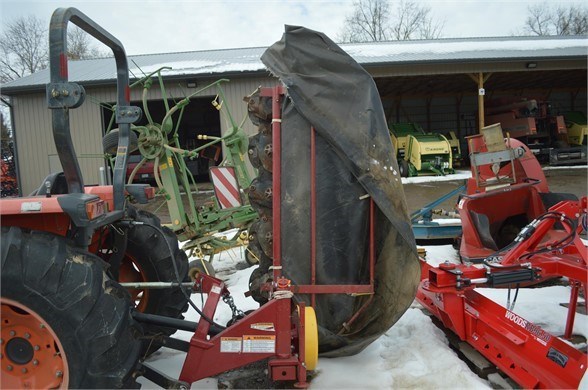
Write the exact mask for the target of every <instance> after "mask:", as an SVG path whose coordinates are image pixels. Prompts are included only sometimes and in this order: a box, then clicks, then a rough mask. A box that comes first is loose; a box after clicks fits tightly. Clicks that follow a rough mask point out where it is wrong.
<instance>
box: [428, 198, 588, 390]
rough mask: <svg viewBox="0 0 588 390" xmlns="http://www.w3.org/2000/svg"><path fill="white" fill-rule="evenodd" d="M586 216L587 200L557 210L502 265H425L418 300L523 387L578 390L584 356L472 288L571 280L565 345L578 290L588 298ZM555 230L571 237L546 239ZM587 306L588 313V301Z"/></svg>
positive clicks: (521, 238)
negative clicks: (583, 235) (583, 233)
mask: <svg viewBox="0 0 588 390" xmlns="http://www.w3.org/2000/svg"><path fill="white" fill-rule="evenodd" d="M586 212H587V200H586V197H583V198H582V199H581V200H579V201H563V202H560V203H558V204H557V205H555V206H554V207H552V208H551V209H550V210H549V212H548V213H546V214H545V215H546V217H545V218H538V219H536V220H534V221H533V222H532V223H531V224H529V225H528V226H527V227H526V228H524V229H523V230H522V231H521V232H520V233H519V235H518V237H517V238H516V239H515V245H514V246H513V247H512V248H511V249H510V250H509V251H508V252H506V253H505V254H504V256H503V257H502V259H501V260H499V261H495V262H492V261H486V262H485V263H484V266H481V265H478V266H475V265H472V264H461V265H457V264H449V263H443V264H441V265H440V266H439V267H432V266H430V265H429V264H427V263H426V262H425V261H424V260H423V261H421V267H422V281H421V284H420V286H419V289H418V292H417V300H418V301H419V302H420V303H421V304H422V305H423V306H424V307H425V308H426V309H427V310H428V311H430V312H431V313H432V314H433V315H435V317H437V318H438V319H439V320H440V321H441V322H442V324H443V326H445V327H446V328H447V329H449V330H451V331H452V332H454V333H455V334H456V335H457V336H459V338H460V339H461V340H463V341H466V342H467V343H468V344H470V345H471V346H472V347H474V348H475V349H476V350H477V351H478V352H480V353H481V354H482V355H484V357H486V359H488V360H489V361H491V362H492V363H493V364H495V365H496V366H497V367H498V368H499V369H500V370H502V371H503V372H504V373H506V374H507V375H508V376H509V377H510V378H512V379H513V380H514V381H516V382H517V383H518V384H519V385H521V386H522V387H524V388H577V387H578V385H579V383H580V380H581V379H582V377H583V375H584V373H585V372H586V367H587V366H588V359H587V355H586V353H583V352H581V351H579V350H577V349H575V348H574V347H572V346H571V345H569V344H567V343H566V342H565V341H563V340H562V339H561V338H558V337H556V336H554V335H551V334H549V333H548V332H546V331H545V330H543V329H542V328H541V327H540V326H538V325H535V324H533V323H532V322H531V321H528V320H526V319H524V318H522V317H521V316H519V315H517V314H515V313H513V312H512V311H510V310H508V308H505V307H503V306H501V305H499V304H497V303H495V302H493V301H492V300H490V299H488V298H486V297H484V296H483V295H482V294H480V293H478V292H477V291H475V288H476V287H496V288H500V287H510V286H513V287H514V286H517V287H518V286H519V285H529V284H536V283H539V282H541V281H544V280H547V279H550V278H554V277H566V278H568V280H569V285H570V287H571V292H570V300H569V306H568V313H567V319H566V326H565V332H564V335H563V339H570V338H571V336H572V331H573V326H574V319H575V314H576V308H577V305H578V297H579V290H580V288H583V289H584V292H586V291H588V290H587V287H588V261H587V249H586V246H585V245H584V244H583V242H582V241H581V239H580V238H579V237H578V234H577V233H579V232H581V230H582V221H581V219H582V218H584V219H585V218H586ZM578 222H580V223H578ZM584 223H585V220H584ZM556 224H561V225H563V227H564V229H565V232H566V233H567V234H568V237H570V239H568V240H566V242H564V243H560V245H558V243H557V242H553V241H550V240H545V238H546V237H548V233H549V232H550V231H552V229H554V225H556ZM583 304H584V306H585V308H588V306H587V303H586V299H585V300H584V303H583Z"/></svg>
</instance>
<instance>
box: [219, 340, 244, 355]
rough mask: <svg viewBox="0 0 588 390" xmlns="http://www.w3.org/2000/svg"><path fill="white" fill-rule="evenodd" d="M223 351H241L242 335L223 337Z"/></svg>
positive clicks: (221, 349) (221, 345) (221, 344)
mask: <svg viewBox="0 0 588 390" xmlns="http://www.w3.org/2000/svg"><path fill="white" fill-rule="evenodd" d="M220 351H221V352H222V353H241V337H221V343H220Z"/></svg>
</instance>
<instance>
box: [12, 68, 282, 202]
mask: <svg viewBox="0 0 588 390" xmlns="http://www.w3.org/2000/svg"><path fill="white" fill-rule="evenodd" d="M212 81H214V80H208V81H205V80H199V81H198V83H199V87H198V88H200V87H201V86H204V85H206V84H207V83H208V82H212ZM276 82H277V80H276V79H274V78H269V77H267V78H243V79H239V80H234V81H231V82H230V83H228V84H225V85H224V86H223V90H224V92H225V97H226V103H225V104H227V105H228V106H229V107H230V110H231V113H232V115H233V118H234V119H235V121H236V122H237V124H239V123H241V121H242V120H243V118H244V117H245V115H246V114H247V108H246V105H245V103H244V102H243V97H244V96H247V95H249V94H250V93H251V92H253V91H254V90H255V89H256V88H257V87H258V86H260V85H264V86H273V85H275V83H276ZM166 90H167V92H168V95H169V96H172V97H174V98H175V99H176V100H179V99H181V98H183V97H184V96H185V94H190V93H192V92H193V91H194V90H192V89H186V87H185V86H179V85H178V83H169V84H167V85H166ZM196 90H197V89H196ZM86 92H87V98H86V102H85V103H84V104H83V105H82V106H81V107H79V108H77V109H74V110H71V113H70V126H71V131H72V140H73V143H74V147H75V149H76V153H77V155H78V161H79V163H80V168H81V170H82V174H83V175H84V183H85V184H86V185H91V184H97V183H98V182H99V168H100V167H101V166H103V165H104V160H103V158H102V157H101V156H102V127H103V124H102V118H101V109H100V106H99V105H98V102H114V101H115V100H116V90H115V88H114V87H112V88H91V89H88V90H87V91H86ZM215 95H216V91H214V90H209V91H203V92H202V93H200V94H198V96H210V97H211V101H212V98H213V97H214V96H215ZM131 99H132V100H140V99H141V91H140V89H136V90H133V91H132V94H131ZM148 99H149V100H154V99H161V91H160V90H159V87H158V86H154V87H153V88H152V89H151V91H150V93H149V95H148ZM13 107H14V108H13V112H14V120H15V122H14V124H15V131H16V138H17V156H18V162H19V170H20V180H21V190H22V193H23V194H25V195H26V194H29V193H30V192H32V191H33V190H35V189H36V188H38V187H39V185H40V184H41V182H42V180H43V179H44V178H45V177H46V176H47V175H48V174H49V173H51V172H52V171H57V170H61V169H60V164H59V163H58V161H59V160H58V158H57V151H56V148H55V144H54V141H53V133H52V128H51V111H50V110H49V109H47V104H46V102H45V95H44V94H27V95H20V96H18V97H15V98H13ZM243 127H244V130H245V131H246V133H247V134H254V133H255V132H256V131H257V130H256V129H255V128H254V127H253V125H252V124H251V122H250V121H249V120H246V121H245V122H244V126H243ZM227 128H228V126H227V121H226V120H224V119H223V118H221V133H222V134H224V133H225V132H226V131H227Z"/></svg>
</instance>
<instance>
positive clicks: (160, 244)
mask: <svg viewBox="0 0 588 390" xmlns="http://www.w3.org/2000/svg"><path fill="white" fill-rule="evenodd" d="M136 212H137V216H136V221H137V222H142V223H143V224H142V225H134V226H133V227H132V228H130V229H129V231H128V242H127V250H126V252H125V257H124V258H123V261H122V265H121V270H120V272H119V275H120V280H121V281H129V282H131V281H132V282H135V281H139V282H178V281H179V282H189V281H190V278H189V277H188V257H187V256H186V253H185V252H184V251H183V250H181V249H180V248H179V247H178V239H177V237H176V235H175V234H174V233H173V232H172V231H171V230H170V229H168V228H166V227H163V226H161V222H160V220H159V218H158V217H157V216H155V215H154V214H152V213H149V212H147V211H143V210H138V211H136ZM154 227H155V228H154ZM156 228H157V229H156ZM170 251H171V252H170ZM176 271H177V274H176ZM130 293H131V296H132V297H133V299H134V300H135V305H136V307H137V309H138V310H139V311H140V312H143V313H149V314H156V315H161V316H166V317H171V318H179V319H183V318H184V316H183V315H182V313H184V312H185V311H186V310H188V298H189V296H190V295H189V294H190V291H182V290H181V288H180V287H174V288H166V289H154V290H138V289H133V290H130ZM143 331H144V333H145V336H146V338H147V340H146V341H145V346H144V351H143V352H144V354H145V355H150V354H151V353H153V352H155V351H156V350H158V349H159V348H161V343H160V342H158V341H157V340H156V339H153V340H150V339H149V338H150V337H151V336H157V335H162V336H170V335H172V334H173V333H175V332H176V329H174V328H167V327H163V326H158V325H152V324H145V325H143Z"/></svg>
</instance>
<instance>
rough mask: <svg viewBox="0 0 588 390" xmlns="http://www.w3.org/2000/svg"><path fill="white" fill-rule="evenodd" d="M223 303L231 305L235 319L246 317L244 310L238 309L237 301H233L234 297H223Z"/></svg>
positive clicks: (226, 295) (228, 295)
mask: <svg viewBox="0 0 588 390" xmlns="http://www.w3.org/2000/svg"><path fill="white" fill-rule="evenodd" d="M223 302H224V303H226V304H227V305H229V307H230V308H231V311H232V312H233V319H236V318H243V317H245V313H243V311H242V310H239V309H237V306H236V305H235V301H234V300H233V297H232V296H231V295H230V294H225V295H223Z"/></svg>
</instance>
